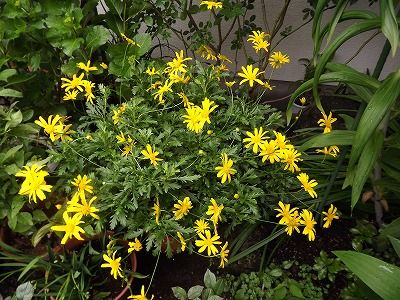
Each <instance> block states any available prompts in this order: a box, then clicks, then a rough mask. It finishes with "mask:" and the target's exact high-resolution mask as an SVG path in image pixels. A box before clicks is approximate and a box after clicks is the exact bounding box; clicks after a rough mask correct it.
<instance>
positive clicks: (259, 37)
mask: <svg viewBox="0 0 400 300" xmlns="http://www.w3.org/2000/svg"><path fill="white" fill-rule="evenodd" d="M268 36H269V34H266V33H265V32H263V31H260V30H257V31H252V34H250V35H249V38H248V39H247V41H249V42H252V43H260V42H262V41H263V40H264V39H265V38H266V37H268Z"/></svg>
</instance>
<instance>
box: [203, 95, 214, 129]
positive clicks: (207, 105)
mask: <svg viewBox="0 0 400 300" xmlns="http://www.w3.org/2000/svg"><path fill="white" fill-rule="evenodd" d="M201 105H202V107H201V109H200V121H201V122H202V123H206V122H207V123H208V124H211V120H210V113H212V112H213V111H214V110H215V109H216V108H217V107H218V105H214V101H210V99H208V98H207V97H205V98H204V100H203V102H201ZM213 105H214V106H213Z"/></svg>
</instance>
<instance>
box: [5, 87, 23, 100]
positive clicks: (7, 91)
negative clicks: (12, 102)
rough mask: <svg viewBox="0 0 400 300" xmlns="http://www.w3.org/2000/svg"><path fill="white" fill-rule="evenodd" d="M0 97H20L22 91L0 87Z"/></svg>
mask: <svg viewBox="0 0 400 300" xmlns="http://www.w3.org/2000/svg"><path fill="white" fill-rule="evenodd" d="M0 97H14V98H22V93H21V92H19V91H16V90H13V89H1V90H0Z"/></svg>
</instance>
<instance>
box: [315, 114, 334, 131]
mask: <svg viewBox="0 0 400 300" xmlns="http://www.w3.org/2000/svg"><path fill="white" fill-rule="evenodd" d="M322 117H323V119H319V120H318V124H319V126H321V127H324V126H325V128H324V133H328V132H331V131H332V123H333V122H335V121H336V120H337V118H332V112H330V113H329V115H328V116H326V114H324V113H322Z"/></svg>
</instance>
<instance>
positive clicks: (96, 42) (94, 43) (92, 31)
mask: <svg viewBox="0 0 400 300" xmlns="http://www.w3.org/2000/svg"><path fill="white" fill-rule="evenodd" d="M110 39H111V33H110V31H109V30H108V29H107V28H105V27H104V26H102V25H97V26H92V27H89V28H88V29H87V33H86V37H85V40H86V47H87V48H88V49H90V51H91V52H93V50H94V49H96V48H98V47H100V46H102V45H104V44H105V43H107V42H108V41H109V40H110Z"/></svg>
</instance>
